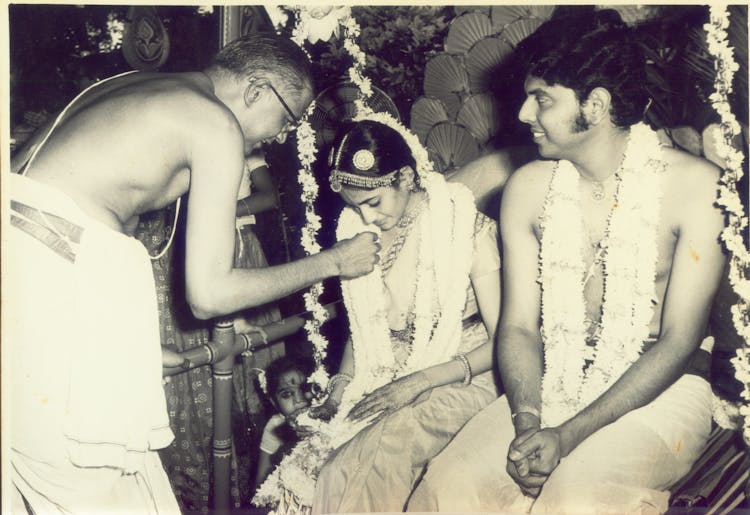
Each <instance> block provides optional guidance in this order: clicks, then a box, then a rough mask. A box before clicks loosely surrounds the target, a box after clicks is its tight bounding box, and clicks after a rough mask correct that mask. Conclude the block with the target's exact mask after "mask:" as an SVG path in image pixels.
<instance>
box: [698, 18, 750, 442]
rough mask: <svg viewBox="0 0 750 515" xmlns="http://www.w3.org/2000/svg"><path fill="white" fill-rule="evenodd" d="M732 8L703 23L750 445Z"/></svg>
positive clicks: (749, 264)
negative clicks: (713, 74)
mask: <svg viewBox="0 0 750 515" xmlns="http://www.w3.org/2000/svg"><path fill="white" fill-rule="evenodd" d="M728 28H729V12H728V10H727V7H726V6H716V5H712V6H711V7H710V22H709V23H707V24H706V25H704V29H705V30H706V40H707V43H708V50H709V52H710V53H711V55H712V56H713V57H714V68H715V70H716V80H715V83H714V92H713V93H712V94H711V96H710V100H711V104H712V105H713V107H714V109H715V110H716V112H717V113H718V114H719V116H720V117H721V124H720V130H718V131H715V132H714V137H715V139H716V147H717V154H718V155H719V157H721V158H722V159H723V160H724V171H723V173H722V175H721V178H720V182H721V186H720V188H719V198H718V201H717V202H718V204H719V205H721V206H723V207H724V209H725V211H726V213H727V217H728V221H729V223H728V224H727V227H726V228H725V229H724V230H723V231H722V233H721V239H722V240H723V241H724V243H725V245H726V248H727V250H729V252H730V258H729V281H730V284H731V285H732V287H733V289H734V291H735V293H737V296H738V297H739V300H738V302H737V304H735V305H734V306H732V308H731V312H732V321H733V323H734V326H735V329H736V330H737V333H738V334H739V335H740V336H741V337H742V338H743V339H744V341H745V345H744V346H743V347H742V348H739V349H737V356H736V357H735V358H733V359H732V364H733V365H734V367H735V370H736V374H735V375H736V377H737V380H738V381H739V382H740V384H742V386H743V390H742V393H741V396H742V398H743V399H744V400H745V402H744V405H743V406H740V408H739V412H740V415H741V416H742V417H743V418H744V438H745V442H747V443H748V445H750V253H749V252H748V249H747V248H746V247H745V244H744V240H743V237H742V231H743V230H745V228H746V227H747V216H746V214H745V212H744V208H743V205H742V202H741V200H740V197H739V194H738V193H737V182H738V181H739V180H740V178H741V177H742V175H743V170H742V163H743V161H744V155H743V152H742V151H740V150H738V149H736V148H735V147H734V146H733V145H732V141H733V140H734V138H735V137H736V136H738V135H740V134H741V133H742V129H741V127H740V124H739V123H738V122H737V119H736V118H735V116H734V115H733V114H732V110H731V107H730V104H729V94H730V93H731V92H732V79H733V78H734V74H735V72H737V71H738V70H739V65H738V64H737V62H736V61H735V60H734V51H733V49H732V48H731V47H730V46H729V40H728V36H727V29H728Z"/></svg>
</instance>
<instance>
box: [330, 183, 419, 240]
mask: <svg viewBox="0 0 750 515" xmlns="http://www.w3.org/2000/svg"><path fill="white" fill-rule="evenodd" d="M340 194H341V197H342V198H343V199H344V200H345V201H346V203H347V204H349V206H351V207H352V208H354V210H355V211H356V212H357V213H358V214H359V216H361V217H362V221H363V222H364V223H366V224H375V225H376V226H378V227H379V228H380V230H381V231H388V230H390V229H393V227H394V226H395V225H396V224H397V223H398V221H399V220H400V219H401V217H402V216H403V214H404V211H406V205H407V203H408V202H409V197H410V196H411V192H410V191H409V188H407V187H405V185H404V184H403V181H398V182H397V183H396V184H395V185H394V186H384V187H382V188H375V189H372V190H363V189H358V188H346V187H344V188H342V190H341V192H340Z"/></svg>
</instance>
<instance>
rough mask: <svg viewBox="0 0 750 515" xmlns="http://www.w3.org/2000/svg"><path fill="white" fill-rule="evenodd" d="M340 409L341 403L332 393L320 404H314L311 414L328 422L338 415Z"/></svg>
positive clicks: (312, 416)
mask: <svg viewBox="0 0 750 515" xmlns="http://www.w3.org/2000/svg"><path fill="white" fill-rule="evenodd" d="M338 410H339V403H338V401H336V400H335V399H334V398H332V397H331V396H330V395H329V396H328V397H327V398H326V400H325V401H323V404H321V405H320V406H314V407H312V408H310V411H309V414H310V417H311V418H316V419H319V420H323V421H324V422H328V421H329V420H331V419H332V418H333V416H334V415H336V412H337V411H338Z"/></svg>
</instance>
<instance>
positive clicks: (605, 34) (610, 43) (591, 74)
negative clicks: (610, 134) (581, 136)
mask: <svg viewBox="0 0 750 515" xmlns="http://www.w3.org/2000/svg"><path fill="white" fill-rule="evenodd" d="M516 52H517V55H516V58H517V59H518V60H519V62H522V63H524V69H525V72H526V76H527V77H538V78H540V79H543V80H544V81H545V82H547V84H549V85H551V86H552V85H556V84H558V85H561V86H563V87H566V88H570V89H572V90H573V91H574V92H575V94H576V98H577V99H578V101H579V102H581V103H583V102H585V101H586V99H588V96H589V94H590V93H591V91H593V90H594V88H597V87H602V88H605V89H606V90H607V91H609V93H610V95H611V97H612V104H611V105H612V108H611V112H610V116H611V118H612V123H614V124H615V125H616V126H618V127H621V128H626V127H629V126H630V125H633V124H635V123H638V122H639V121H641V120H642V119H643V113H644V110H645V108H646V105H647V104H648V98H649V96H648V92H647V91H646V88H645V83H646V66H645V65H646V61H645V57H644V55H643V52H642V50H641V47H640V45H639V44H638V42H637V41H636V39H635V35H634V31H633V30H632V29H631V28H630V27H628V26H627V25H626V24H625V23H624V22H623V21H622V19H621V18H620V15H619V13H618V12H617V11H614V10H612V9H602V10H595V11H588V12H586V11H575V14H571V13H567V14H565V15H561V16H559V17H556V18H552V19H551V20H549V21H547V22H545V23H543V24H542V25H541V26H540V27H539V28H538V29H537V30H536V32H534V33H533V34H531V35H530V36H529V37H527V38H526V39H525V40H523V41H522V42H521V43H520V44H519V45H518V47H517V49H516Z"/></svg>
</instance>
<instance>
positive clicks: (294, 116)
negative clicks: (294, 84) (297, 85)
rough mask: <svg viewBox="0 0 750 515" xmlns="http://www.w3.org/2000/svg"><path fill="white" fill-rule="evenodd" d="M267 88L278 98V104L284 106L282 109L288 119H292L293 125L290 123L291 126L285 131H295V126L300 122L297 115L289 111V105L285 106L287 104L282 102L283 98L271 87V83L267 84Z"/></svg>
mask: <svg viewBox="0 0 750 515" xmlns="http://www.w3.org/2000/svg"><path fill="white" fill-rule="evenodd" d="M268 87H269V88H271V91H273V94H274V95H276V98H278V99H279V102H280V103H281V105H282V106H284V109H285V110H286V112H287V114H288V115H289V117H290V118H291V119H292V122H293V123H292V124H291V125H290V126H289V128H288V129H287V130H289V131H292V130H294V129H295V128H296V127H297V125H298V124H299V122H300V119H299V118H298V117H297V115H296V114H294V113H293V112H292V110H291V109H290V108H289V104H287V103H286V102H285V101H284V98H283V97H282V96H281V95H279V92H278V91H276V88H274V87H273V84H271V83H270V82H269V83H268Z"/></svg>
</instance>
